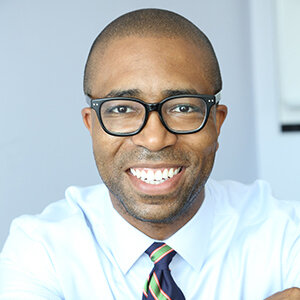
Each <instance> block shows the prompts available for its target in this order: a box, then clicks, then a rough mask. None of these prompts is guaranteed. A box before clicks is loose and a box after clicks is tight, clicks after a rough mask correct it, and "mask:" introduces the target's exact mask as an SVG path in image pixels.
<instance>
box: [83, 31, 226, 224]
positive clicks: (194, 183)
mask: <svg viewBox="0 0 300 300" xmlns="http://www.w3.org/2000/svg"><path fill="white" fill-rule="evenodd" d="M206 55H207V54H205V53H203V51H201V50H199V48H197V47H196V46H195V45H194V44H192V43H189V42H187V41H186V40H183V39H179V38H178V39H169V38H165V37H161V38H159V37H145V38H141V37H134V36H130V37H125V38H120V39H116V40H113V41H112V42H110V44H109V46H108V47H107V48H106V50H105V52H104V54H103V55H101V58H100V59H99V68H98V67H97V66H95V67H96V69H97V68H98V70H99V71H98V72H97V75H96V77H95V78H94V79H93V83H92V95H91V96H92V97H93V98H101V97H106V96H107V95H109V96H112V95H117V96H133V97H136V98H139V99H141V100H143V101H145V102H149V103H154V102H159V101H161V100H162V99H163V98H165V97H166V96H168V95H169V94H170V93H174V92H175V93H177V92H178V91H179V93H180V91H183V92H182V93H189V92H190V93H198V94H213V87H212V86H211V85H210V84H209V83H208V81H207V80H206V76H205V75H206V74H205V72H204V71H203V70H205V69H206V68H204V65H203V64H202V62H203V61H204V60H205V57H206ZM83 116H84V120H85V123H86V125H87V127H88V128H89V130H90V132H91V135H92V140H93V151H94V156H95V160H96V164H97V167H98V170H99V173H100V176H101V178H102V180H103V182H104V183H105V184H106V185H107V187H108V189H109V190H110V194H111V199H112V202H113V205H114V207H115V208H116V209H117V210H118V212H119V213H120V214H121V215H122V216H123V217H125V219H126V218H127V217H130V218H132V217H133V218H134V219H136V220H142V221H148V222H153V223H168V222H173V221H174V220H176V219H177V218H178V217H179V216H182V217H184V216H185V215H191V214H192V215H193V214H194V213H195V212H196V211H197V210H198V208H199V207H200V205H201V203H202V201H203V187H204V184H205V182H206V180H207V178H208V176H209V174H210V172H211V169H212V166H213V161H214V156H215V152H216V150H217V146H218V143H217V138H218V134H219V130H220V127H221V125H222V122H223V120H224V118H225V116H226V108H225V107H224V106H219V107H218V108H216V107H213V108H212V110H211V112H210V116H209V119H208V122H207V124H206V126H205V127H204V128H203V129H202V130H201V131H200V132H197V133H193V134H186V135H180V134H172V133H170V132H168V131H167V130H166V129H165V128H164V127H163V125H162V123H161V122H160V120H159V116H158V113H157V112H151V113H150V115H149V119H148V122H147V124H146V126H145V128H144V129H143V130H142V131H141V132H140V133H139V134H137V135H134V136H130V137H116V136H111V135H109V134H107V133H105V132H104V131H103V129H102V128H101V126H100V124H99V121H98V119H97V116H96V114H95V111H91V110H88V109H85V110H84V111H83ZM149 177H150V178H153V177H154V178H155V177H156V178H158V179H159V183H158V184H156V182H155V184H154V181H151V180H150V181H149V180H148V178H149ZM145 178H147V179H145ZM192 210H195V211H194V212H193V211H192Z"/></svg>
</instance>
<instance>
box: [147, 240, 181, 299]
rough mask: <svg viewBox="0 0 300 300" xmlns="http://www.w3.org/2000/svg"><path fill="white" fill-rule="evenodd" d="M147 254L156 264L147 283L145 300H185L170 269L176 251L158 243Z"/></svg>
mask: <svg viewBox="0 0 300 300" xmlns="http://www.w3.org/2000/svg"><path fill="white" fill-rule="evenodd" d="M146 253H147V254H148V255H149V257H150V258H151V260H152V261H153V262H154V268H153V270H152V271H151V273H150V275H149V278H148V280H147V281H146V283H145V286H144V291H143V300H185V297H184V295H183V293H182V291H181V290H180V289H179V287H178V286H177V285H176V283H175V281H174V279H173V278H172V276H171V272H170V269H169V263H170V262H171V260H172V258H173V257H174V255H175V254H176V251H175V250H173V249H172V248H170V247H169V246H168V245H166V244H164V243H157V242H156V243H153V244H152V245H151V246H150V247H149V248H148V249H147V250H146Z"/></svg>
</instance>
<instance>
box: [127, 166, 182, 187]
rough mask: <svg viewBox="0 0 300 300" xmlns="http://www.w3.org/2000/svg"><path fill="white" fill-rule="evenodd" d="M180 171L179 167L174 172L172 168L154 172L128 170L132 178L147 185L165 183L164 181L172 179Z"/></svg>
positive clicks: (149, 170) (148, 170)
mask: <svg viewBox="0 0 300 300" xmlns="http://www.w3.org/2000/svg"><path fill="white" fill-rule="evenodd" d="M180 170H181V167H179V168H177V169H175V170H174V168H170V169H164V170H163V171H162V170H157V171H154V170H153V169H152V170H151V169H143V170H139V169H134V168H130V172H131V174H132V175H133V176H135V177H137V178H139V179H140V180H142V181H144V182H146V183H149V184H160V183H163V182H165V181H166V180H168V179H170V178H172V177H173V176H175V175H176V174H178V173H179V172H180Z"/></svg>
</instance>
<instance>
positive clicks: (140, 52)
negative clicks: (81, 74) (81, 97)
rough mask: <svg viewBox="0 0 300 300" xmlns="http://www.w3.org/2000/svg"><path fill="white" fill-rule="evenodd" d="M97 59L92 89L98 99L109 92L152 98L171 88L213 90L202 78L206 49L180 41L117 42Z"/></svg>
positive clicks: (133, 39) (142, 39)
mask: <svg viewBox="0 0 300 300" xmlns="http://www.w3.org/2000/svg"><path fill="white" fill-rule="evenodd" d="M97 55H98V59H97V57H96V59H95V60H94V61H95V66H94V70H95V72H94V76H93V83H92V86H93V93H94V94H95V96H98V97H99V96H103V95H105V94H107V93H109V92H110V90H112V89H115V90H116V89H121V90H122V89H134V88H135V89H136V88H138V89H140V90H142V91H145V93H148V94H150V93H152V94H153V95H154V94H158V93H159V90H166V89H174V88H175V89H178V88H181V89H182V88H185V89H195V90H197V91H198V92H199V93H200V92H202V93H210V90H211V89H212V87H210V86H209V84H208V82H207V80H206V76H205V74H206V73H205V72H206V71H205V70H207V66H206V64H207V63H206V61H207V53H206V51H205V49H201V48H200V47H199V46H196V45H195V44H194V43H192V42H191V41H188V40H186V39H183V38H167V37H136V36H129V37H123V38H117V39H114V40H113V41H111V42H110V43H109V44H108V45H107V47H106V48H105V50H104V51H103V52H102V53H101V54H97ZM199 89H200V90H199ZM204 90H205V91H204Z"/></svg>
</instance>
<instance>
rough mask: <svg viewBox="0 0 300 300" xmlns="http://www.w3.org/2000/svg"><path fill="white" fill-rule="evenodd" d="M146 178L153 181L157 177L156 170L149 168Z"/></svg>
mask: <svg viewBox="0 0 300 300" xmlns="http://www.w3.org/2000/svg"><path fill="white" fill-rule="evenodd" d="M145 173H146V172H145ZM146 178H147V179H148V181H152V180H153V179H154V178H155V177H154V172H153V171H152V170H149V171H148V174H147V177H146ZM155 179H156V178H155Z"/></svg>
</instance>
